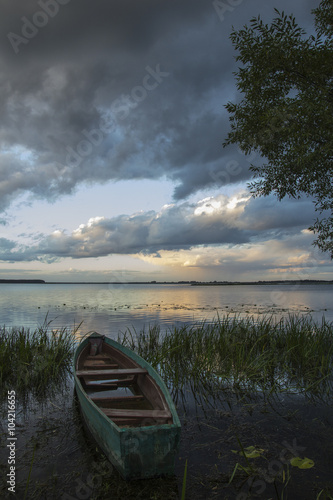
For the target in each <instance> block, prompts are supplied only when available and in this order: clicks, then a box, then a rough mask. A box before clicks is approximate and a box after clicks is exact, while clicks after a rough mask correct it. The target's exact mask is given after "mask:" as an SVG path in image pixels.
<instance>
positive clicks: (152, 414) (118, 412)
mask: <svg viewBox="0 0 333 500" xmlns="http://www.w3.org/2000/svg"><path fill="white" fill-rule="evenodd" d="M100 409H101V410H102V412H103V413H105V415H106V416H107V417H110V418H111V419H112V418H113V417H114V418H115V419H118V418H142V419H144V418H153V419H156V420H160V419H162V420H165V419H169V418H171V413H170V412H169V411H168V410H122V409H114V408H100Z"/></svg>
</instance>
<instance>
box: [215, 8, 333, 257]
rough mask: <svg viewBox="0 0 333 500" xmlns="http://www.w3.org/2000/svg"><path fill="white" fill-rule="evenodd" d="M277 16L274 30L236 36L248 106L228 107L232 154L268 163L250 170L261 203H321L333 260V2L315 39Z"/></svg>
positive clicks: (259, 28) (256, 22) (320, 14)
mask: <svg viewBox="0 0 333 500" xmlns="http://www.w3.org/2000/svg"><path fill="white" fill-rule="evenodd" d="M275 12H276V14H277V17H276V18H275V19H274V20H273V21H272V23H271V24H270V25H268V24H264V23H263V21H262V19H261V18H260V16H258V17H257V18H253V19H251V21H250V26H244V27H243V28H242V29H241V30H238V31H236V30H234V29H233V31H232V33H231V35H230V38H231V40H232V42H233V45H234V47H235V49H236V50H237V51H238V55H237V57H236V60H237V61H240V62H241V63H242V66H241V67H239V68H238V71H237V72H236V73H235V75H236V79H237V87H238V89H239V90H240V92H242V94H243V96H242V97H243V98H242V100H241V101H240V102H239V103H238V104H233V103H231V102H229V103H228V104H227V105H226V109H227V110H228V112H229V114H230V116H229V120H230V124H231V131H230V132H229V134H228V137H227V139H226V141H225V143H224V146H227V145H228V144H231V143H238V144H239V146H240V148H241V150H242V151H243V152H244V153H245V154H250V153H251V152H253V151H257V152H258V153H259V154H260V155H261V156H262V157H263V164H260V165H257V166H255V165H251V167H250V169H251V171H252V172H253V174H254V178H253V181H252V182H251V183H250V188H251V192H252V194H253V195H254V196H262V195H268V194H270V193H274V194H276V195H277V197H278V199H279V200H281V199H282V198H283V197H284V196H286V195H288V196H291V197H293V198H299V197H300V196H301V195H302V194H306V195H308V196H311V197H312V198H313V200H314V203H315V210H316V211H317V212H318V213H319V214H320V218H317V220H316V221H315V222H314V224H313V225H312V226H311V227H310V228H309V229H310V230H312V231H313V232H314V233H315V234H317V239H316V240H315V242H314V244H315V245H317V246H318V247H319V248H320V249H321V250H322V251H328V252H330V253H331V258H333V216H332V213H333V175H332V174H333V164H332V158H333V2H332V0H322V1H321V3H320V4H319V7H318V8H316V9H314V10H313V11H312V13H313V14H314V22H315V24H314V30H313V34H312V35H310V36H306V33H305V31H304V30H303V29H301V28H300V27H299V26H298V24H297V23H296V20H295V18H294V16H293V15H286V14H285V13H284V12H279V11H278V10H277V9H275Z"/></svg>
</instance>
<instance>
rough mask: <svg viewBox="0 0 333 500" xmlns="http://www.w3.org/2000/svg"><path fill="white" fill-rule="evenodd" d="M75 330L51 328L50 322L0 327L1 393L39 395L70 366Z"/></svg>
mask: <svg viewBox="0 0 333 500" xmlns="http://www.w3.org/2000/svg"><path fill="white" fill-rule="evenodd" d="M74 344H75V330H74V331H69V330H68V329H67V328H63V329H60V330H51V329H50V323H46V322H45V323H44V325H43V326H41V327H39V328H37V329H36V330H34V331H31V330H30V329H26V328H24V327H22V328H11V329H6V328H5V327H2V328H0V387H1V396H4V395H5V394H7V391H8V390H15V391H16V392H17V393H20V394H24V393H27V392H28V391H30V392H31V393H32V394H34V395H36V396H39V395H42V394H43V393H44V392H45V390H46V389H49V388H51V387H52V386H55V385H56V384H57V383H58V382H59V380H61V379H62V378H63V377H64V376H65V375H66V374H67V373H68V371H69V370H70V369H71V362H72V357H73V352H74Z"/></svg>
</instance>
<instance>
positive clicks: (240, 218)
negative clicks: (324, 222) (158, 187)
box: [1, 193, 311, 262]
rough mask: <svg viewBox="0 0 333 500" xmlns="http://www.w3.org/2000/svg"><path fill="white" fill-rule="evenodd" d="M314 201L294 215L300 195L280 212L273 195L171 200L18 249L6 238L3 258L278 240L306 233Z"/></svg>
mask: <svg viewBox="0 0 333 500" xmlns="http://www.w3.org/2000/svg"><path fill="white" fill-rule="evenodd" d="M230 205H231V206H230ZM282 205H283V204H282ZM309 205H311V202H310V201H309V200H305V201H304V202H303V204H302V209H303V210H302V211H300V212H298V213H297V215H295V216H293V215H292V214H293V211H294V210H295V206H296V202H295V201H294V200H290V201H289V202H287V203H286V204H285V206H284V208H283V209H282V211H280V212H279V211H278V210H276V206H275V205H274V202H273V201H272V199H270V201H267V200H265V199H264V200H262V199H259V200H252V199H249V198H248V195H247V196H245V193H244V196H243V197H242V196H240V197H239V198H238V199H235V200H230V199H229V198H227V197H226V196H223V195H219V196H216V197H215V198H212V197H210V198H206V199H204V200H201V201H200V202H198V203H196V204H191V203H187V202H185V203H182V204H178V205H168V206H165V207H163V208H162V209H161V211H160V212H155V211H149V212H140V213H136V214H133V215H120V216H117V217H113V218H109V219H107V218H105V217H95V218H92V219H90V220H89V221H88V223H86V224H82V225H81V226H80V227H79V228H78V229H76V230H74V231H73V232H72V233H71V234H67V233H65V232H64V231H60V230H57V231H55V232H54V233H52V234H51V235H46V236H43V235H40V234H39V235H38V237H37V235H36V237H35V238H33V235H29V236H30V239H31V238H32V239H33V244H32V245H30V246H29V247H28V246H27V247H25V248H23V247H22V246H21V247H19V248H17V247H16V246H15V244H14V243H13V242H10V241H9V240H5V239H3V241H2V243H1V248H2V250H1V259H2V260H9V261H15V260H43V261H45V262H53V261H54V260H57V259H61V258H65V257H71V258H73V259H81V258H97V257H102V256H106V255H110V254H140V253H142V254H150V255H156V256H158V253H159V252H160V251H163V250H174V251H178V250H181V249H190V248H195V247H200V246H215V245H217V246H220V245H226V246H227V247H229V248H233V247H238V246H239V245H244V244H246V243H249V244H250V243H255V242H256V241H257V239H258V238H259V239H260V241H264V240H271V239H275V240H276V241H278V240H279V239H285V238H286V237H287V236H288V234H289V235H290V234H291V235H293V234H302V233H301V231H302V230H303V229H305V228H306V227H307V221H308V207H309ZM258 220H261V224H258ZM37 239H38V241H36V240H37ZM306 243H307V244H308V239H307V240H306Z"/></svg>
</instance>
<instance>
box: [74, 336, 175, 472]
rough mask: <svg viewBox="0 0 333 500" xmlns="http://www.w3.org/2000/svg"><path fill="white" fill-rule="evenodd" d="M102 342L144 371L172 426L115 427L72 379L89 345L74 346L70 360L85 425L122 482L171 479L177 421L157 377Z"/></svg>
mask: <svg viewBox="0 0 333 500" xmlns="http://www.w3.org/2000/svg"><path fill="white" fill-rule="evenodd" d="M104 341H105V342H106V343H107V344H109V345H111V346H112V347H114V348H116V349H117V350H119V351H121V352H122V353H124V354H125V355H126V356H128V357H130V358H131V359H132V360H134V361H135V362H136V363H137V364H138V365H140V366H141V367H142V368H145V369H146V370H147V371H148V375H149V376H150V377H152V378H153V379H154V380H155V382H156V384H157V385H158V387H159V388H160V390H161V391H162V393H163V396H164V398H165V400H166V402H167V404H168V407H169V410H170V412H171V415H172V422H173V423H172V424H154V425H147V426H140V427H126V428H122V427H119V426H118V425H117V424H116V423H114V422H113V421H112V420H111V419H110V418H109V417H107V416H106V415H105V414H104V413H103V411H101V409H100V408H99V407H98V406H97V405H96V404H95V403H94V402H93V401H92V400H91V399H90V397H89V396H88V395H87V393H86V391H85V390H84V388H83V386H82V384H81V381H80V379H79V377H78V376H77V375H76V370H77V360H78V357H79V355H80V353H81V351H82V350H83V349H84V347H85V346H86V345H87V344H88V342H89V337H88V338H87V339H85V340H84V341H83V342H81V344H80V345H79V346H78V348H77V349H76V352H75V356H74V378H75V387H76V392H77V396H78V400H79V404H80V407H81V412H82V415H83V418H84V420H85V423H86V425H87V427H88V429H89V431H90V432H91V434H92V435H93V437H94V439H95V440H96V442H97V443H98V445H99V446H100V448H101V449H102V450H103V452H104V453H105V455H106V456H107V458H108V459H109V461H110V462H111V463H112V464H113V465H114V466H115V467H116V469H117V470H118V471H119V472H120V474H121V475H122V476H123V478H124V479H126V480H129V479H136V478H150V477H155V476H160V475H173V474H174V468H175V458H176V455H177V453H178V448H179V441H180V428H181V425H180V421H179V418H178V415H177V411H176V409H175V406H174V403H173V401H172V398H171V396H170V394H169V391H168V389H167V387H166V385H165V384H164V382H163V380H162V379H161V377H160V376H159V375H158V373H157V372H156V371H155V370H154V369H153V368H152V366H151V365H150V364H149V363H147V362H146V361H145V360H144V359H143V358H141V357H140V356H138V355H137V354H136V353H134V352H133V351H131V350H130V349H128V348H127V347H125V346H122V345H121V344H119V343H118V342H116V341H114V340H113V339H110V338H107V337H106V338H105V339H104Z"/></svg>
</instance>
